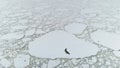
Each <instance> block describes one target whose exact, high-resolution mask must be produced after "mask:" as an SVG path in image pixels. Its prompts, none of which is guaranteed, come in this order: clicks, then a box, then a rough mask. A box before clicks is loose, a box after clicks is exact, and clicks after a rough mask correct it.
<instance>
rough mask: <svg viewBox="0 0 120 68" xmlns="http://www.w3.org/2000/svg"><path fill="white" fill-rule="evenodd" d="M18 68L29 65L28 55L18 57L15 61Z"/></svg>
mask: <svg viewBox="0 0 120 68" xmlns="http://www.w3.org/2000/svg"><path fill="white" fill-rule="evenodd" d="M14 64H15V67H16V68H24V67H25V66H27V65H29V56H28V55H18V56H17V58H15V60H14Z"/></svg>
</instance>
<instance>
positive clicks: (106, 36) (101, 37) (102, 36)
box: [91, 30, 120, 50]
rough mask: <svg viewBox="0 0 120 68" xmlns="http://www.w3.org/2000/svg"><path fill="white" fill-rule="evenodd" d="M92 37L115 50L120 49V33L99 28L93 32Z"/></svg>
mask: <svg viewBox="0 0 120 68" xmlns="http://www.w3.org/2000/svg"><path fill="white" fill-rule="evenodd" d="M91 37H92V39H93V40H94V41H95V42H98V43H100V44H102V45H104V46H106V47H109V48H111V49H114V50H118V49H120V35H119V34H115V33H110V32H106V31H102V30H98V31H96V32H94V33H92V34H91Z"/></svg>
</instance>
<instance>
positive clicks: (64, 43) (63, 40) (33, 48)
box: [29, 31, 98, 58]
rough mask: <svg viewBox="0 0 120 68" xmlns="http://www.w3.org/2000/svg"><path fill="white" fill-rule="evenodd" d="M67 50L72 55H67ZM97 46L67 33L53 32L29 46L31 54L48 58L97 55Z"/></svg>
mask: <svg viewBox="0 0 120 68" xmlns="http://www.w3.org/2000/svg"><path fill="white" fill-rule="evenodd" d="M65 48H67V49H68V51H69V52H70V53H71V54H70V55H67V54H66V53H65V52H64V49H65ZM97 51H98V48H97V46H96V45H94V44H92V43H89V42H86V41H84V40H81V39H78V38H76V37H75V36H74V35H72V34H70V33H67V32H65V31H53V32H50V33H48V34H46V35H44V36H42V37H40V38H37V39H36V40H35V41H33V42H31V43H30V45H29V53H30V54H31V55H34V56H36V57H47V58H57V57H60V58H62V57H64V58H78V57H86V56H90V55H94V54H96V53H97Z"/></svg>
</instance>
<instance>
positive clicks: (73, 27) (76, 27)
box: [65, 23, 86, 34]
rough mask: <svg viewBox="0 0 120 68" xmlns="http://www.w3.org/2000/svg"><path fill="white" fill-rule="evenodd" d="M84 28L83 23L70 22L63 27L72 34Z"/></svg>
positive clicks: (78, 32)
mask: <svg viewBox="0 0 120 68" xmlns="http://www.w3.org/2000/svg"><path fill="white" fill-rule="evenodd" d="M85 28H86V25H85V24H80V23H72V24H69V25H67V26H66V27H65V30H66V31H68V32H70V33H72V34H80V33H81V32H83V30H84V29H85Z"/></svg>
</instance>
